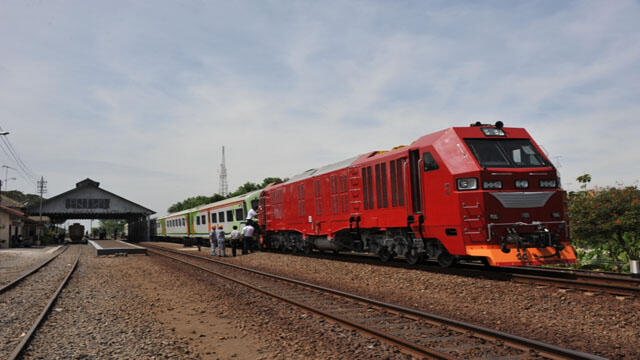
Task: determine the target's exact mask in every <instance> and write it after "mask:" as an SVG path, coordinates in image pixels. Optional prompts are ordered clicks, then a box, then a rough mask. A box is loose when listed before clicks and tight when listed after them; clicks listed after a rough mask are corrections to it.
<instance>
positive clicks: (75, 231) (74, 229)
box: [69, 223, 84, 243]
mask: <svg viewBox="0 0 640 360" xmlns="http://www.w3.org/2000/svg"><path fill="white" fill-rule="evenodd" d="M69 238H71V242H74V243H78V242H83V241H84V226H82V225H81V224H80V223H74V224H73V225H71V226H69Z"/></svg>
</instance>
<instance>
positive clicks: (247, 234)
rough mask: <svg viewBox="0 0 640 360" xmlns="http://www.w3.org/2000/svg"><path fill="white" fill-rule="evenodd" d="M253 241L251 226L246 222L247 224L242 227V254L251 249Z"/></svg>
mask: <svg viewBox="0 0 640 360" xmlns="http://www.w3.org/2000/svg"><path fill="white" fill-rule="evenodd" d="M252 241H253V226H251V223H248V224H247V226H245V227H244V228H242V254H243V255H246V254H247V252H248V251H249V250H251V247H252V246H253V245H252Z"/></svg>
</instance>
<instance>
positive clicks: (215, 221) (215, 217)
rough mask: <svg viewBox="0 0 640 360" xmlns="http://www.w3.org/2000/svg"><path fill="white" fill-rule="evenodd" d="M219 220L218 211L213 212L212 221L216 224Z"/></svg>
mask: <svg viewBox="0 0 640 360" xmlns="http://www.w3.org/2000/svg"><path fill="white" fill-rule="evenodd" d="M217 222H218V214H216V213H211V223H212V224H215V223H217Z"/></svg>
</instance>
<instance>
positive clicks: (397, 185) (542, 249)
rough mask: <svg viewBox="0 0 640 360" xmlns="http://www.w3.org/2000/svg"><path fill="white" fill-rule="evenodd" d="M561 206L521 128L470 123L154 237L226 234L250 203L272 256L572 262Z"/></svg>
mask: <svg viewBox="0 0 640 360" xmlns="http://www.w3.org/2000/svg"><path fill="white" fill-rule="evenodd" d="M565 197H566V194H565V192H564V191H563V190H562V189H561V188H560V181H559V179H558V174H557V171H556V169H555V167H554V166H553V164H552V163H551V162H550V161H549V159H548V158H547V157H546V156H545V155H544V154H543V153H542V152H541V151H540V148H539V147H538V145H537V144H536V143H535V141H533V139H532V138H531V136H530V135H529V134H528V132H527V131H526V130H525V129H522V128H504V127H503V126H502V123H501V122H497V123H496V124H495V125H487V124H481V123H475V124H472V125H471V126H470V127H454V128H449V129H445V130H442V131H439V132H436V133H433V134H429V135H425V136H423V137H421V138H419V139H418V140H416V141H414V142H413V143H412V144H411V145H409V146H400V147H396V148H394V149H392V150H391V151H373V152H370V153H367V154H364V155H360V156H356V157H353V158H350V159H347V160H344V161H341V162H338V163H335V164H332V165H328V166H324V167H321V168H317V169H310V170H307V171H305V172H304V173H302V174H299V175H297V176H294V177H292V178H291V179H290V180H288V181H286V182H283V183H276V184H271V185H269V186H268V187H267V188H265V189H264V190H263V191H261V192H255V193H251V194H246V195H243V196H241V197H238V198H233V199H227V200H223V201H221V202H218V203H213V204H207V205H203V206H200V207H197V208H194V209H189V210H184V211H181V212H179V213H175V214H169V215H167V216H165V217H162V218H160V219H159V221H158V223H157V224H158V225H157V227H158V228H157V230H158V235H159V236H168V237H171V236H173V237H183V236H185V235H187V236H189V235H190V236H203V237H204V236H206V233H207V231H208V229H210V226H211V223H213V224H216V223H223V224H224V225H225V232H227V233H228V232H229V231H230V228H229V227H230V226H229V225H231V224H228V223H227V222H226V221H225V219H224V218H221V216H224V213H225V212H226V213H227V217H229V213H234V211H237V212H238V213H239V214H238V215H241V214H246V213H247V209H248V208H250V207H253V208H254V209H255V208H256V204H255V202H257V203H258V204H259V206H258V214H259V230H260V233H261V234H262V235H261V237H262V246H263V247H264V248H268V249H276V250H284V251H301V252H310V251H312V250H314V249H317V250H320V251H325V250H329V251H334V252H339V251H355V252H364V253H372V254H377V255H378V256H379V257H380V259H381V260H383V261H388V260H389V259H391V258H392V257H394V256H397V255H401V256H404V258H405V259H406V260H407V261H408V262H409V263H411V264H415V263H417V262H420V261H422V260H423V259H426V258H434V259H437V261H438V262H439V263H440V264H441V265H442V266H451V265H452V264H454V263H455V262H456V261H457V260H462V259H464V260H481V261H483V262H485V263H486V264H489V265H493V266H523V265H542V264H552V263H573V262H576V256H575V252H574V250H573V248H572V247H571V245H570V243H569V236H568V235H569V233H568V231H569V229H568V223H567V218H566V211H565ZM239 209H242V210H244V211H242V210H239ZM216 214H218V215H219V216H218V217H217V218H215V217H214V216H215V215H216ZM220 214H223V215H220ZM235 217H236V221H237V222H238V221H239V220H241V218H240V217H239V216H235ZM228 220H229V219H227V221H228Z"/></svg>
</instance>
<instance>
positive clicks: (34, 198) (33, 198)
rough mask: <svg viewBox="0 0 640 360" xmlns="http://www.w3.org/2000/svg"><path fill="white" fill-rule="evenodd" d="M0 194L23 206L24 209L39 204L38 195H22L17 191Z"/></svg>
mask: <svg viewBox="0 0 640 360" xmlns="http://www.w3.org/2000/svg"><path fill="white" fill-rule="evenodd" d="M2 194H3V195H4V196H6V197H9V198H11V199H13V200H15V201H17V202H20V203H22V204H24V207H26V208H30V207H33V206H36V205H39V204H40V195H35V194H24V193H22V192H21V191H18V190H11V191H3V192H2Z"/></svg>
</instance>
